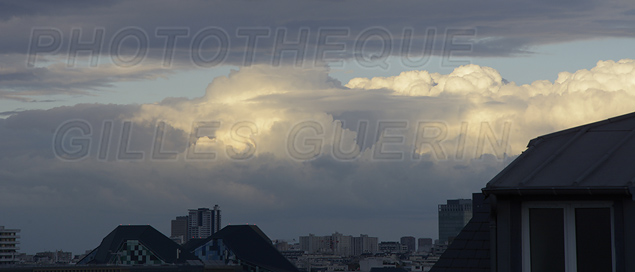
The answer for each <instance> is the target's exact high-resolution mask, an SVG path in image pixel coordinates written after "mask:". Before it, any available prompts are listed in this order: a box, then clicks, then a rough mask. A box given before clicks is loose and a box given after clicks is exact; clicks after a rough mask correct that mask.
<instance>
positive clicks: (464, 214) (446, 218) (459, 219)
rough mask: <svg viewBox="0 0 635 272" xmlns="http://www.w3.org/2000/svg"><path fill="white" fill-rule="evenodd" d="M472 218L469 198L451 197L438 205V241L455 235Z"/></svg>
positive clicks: (443, 240)
mask: <svg viewBox="0 0 635 272" xmlns="http://www.w3.org/2000/svg"><path fill="white" fill-rule="evenodd" d="M471 218H472V200H471V199H452V200H448V201H447V203H446V204H440V205H439V243H441V244H444V243H447V242H449V241H450V240H451V239H453V238H454V237H456V236H457V235H458V234H459V232H461V230H462V229H463V227H465V225H467V222H469V221H470V219H471Z"/></svg>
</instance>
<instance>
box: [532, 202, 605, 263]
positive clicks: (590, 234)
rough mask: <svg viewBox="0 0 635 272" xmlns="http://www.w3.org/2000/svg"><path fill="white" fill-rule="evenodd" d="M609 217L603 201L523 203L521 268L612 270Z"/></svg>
mask: <svg viewBox="0 0 635 272" xmlns="http://www.w3.org/2000/svg"><path fill="white" fill-rule="evenodd" d="M612 218H613V209H612V206H611V203H607V202H526V203H524V204H523V209H522V247H523V251H522V252H523V256H522V257H523V260H522V264H523V271H524V272H551V271H553V272H574V271H577V272H586V271H589V272H592V271H593V272H596V271H615V257H614V254H615V250H614V238H613V237H614V235H613V231H612V229H613V227H612V222H613V219H612Z"/></svg>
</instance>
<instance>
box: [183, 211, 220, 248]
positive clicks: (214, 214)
mask: <svg viewBox="0 0 635 272" xmlns="http://www.w3.org/2000/svg"><path fill="white" fill-rule="evenodd" d="M220 226H221V217H220V208H219V207H218V205H215V206H214V208H213V209H209V208H199V209H192V210H189V213H188V223H187V237H188V239H187V240H189V239H192V238H195V239H205V238H207V237H209V236H211V235H212V234H214V233H216V232H217V231H219V230H220Z"/></svg>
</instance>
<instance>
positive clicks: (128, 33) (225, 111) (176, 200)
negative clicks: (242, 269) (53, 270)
mask: <svg viewBox="0 0 635 272" xmlns="http://www.w3.org/2000/svg"><path fill="white" fill-rule="evenodd" d="M634 31H635V4H634V3H631V2H630V1H586V0H585V1H522V0H521V1H498V0H486V1H410V0H408V1H406V0H403V1H402V0H397V1H351V0H312V1H291V0H289V1H285V0H275V1H274V0H267V1H179V2H173V1H116V0H112V1H99V2H94V3H93V2H84V1H73V0H68V1H18V0H15V1H11V0H6V1H0V33H2V41H1V42H0V188H1V190H0V207H2V211H1V212H0V225H4V226H5V227H7V228H20V229H22V233H21V236H22V238H21V240H22V244H21V252H27V253H35V252H37V251H43V250H55V249H62V250H66V251H73V252H74V253H76V254H79V253H83V251H84V250H87V249H92V248H94V247H96V246H97V245H98V244H99V242H100V241H101V239H102V238H103V237H104V236H105V235H107V234H108V233H109V232H110V231H111V230H112V229H114V228H115V227H116V226H117V225H119V224H150V225H152V226H154V227H155V228H157V229H158V230H160V231H162V232H163V233H165V234H167V235H169V230H170V229H169V224H170V220H171V219H174V217H176V216H180V215H185V213H186V212H187V209H190V208H199V207H213V206H214V205H216V204H218V205H219V206H220V207H221V210H222V213H223V214H222V215H223V219H222V221H223V225H226V224H247V223H249V224H257V225H258V226H260V227H261V228H262V229H263V230H264V231H265V233H266V234H268V235H269V236H270V237H271V238H274V239H276V238H280V239H287V240H291V239H297V237H298V236H300V235H307V234H309V233H314V234H317V235H328V234H331V233H333V232H335V231H338V232H341V233H345V234H350V235H359V234H369V235H371V236H378V237H379V238H380V240H382V241H389V240H398V239H399V237H401V236H406V235H408V236H415V237H431V238H437V220H436V218H437V205H438V204H441V203H444V202H445V200H446V199H452V198H469V197H471V193H473V192H479V191H480V189H481V188H483V187H484V186H485V184H486V183H487V182H488V181H489V179H491V178H492V177H493V176H494V175H496V173H498V172H499V171H500V170H502V169H503V168H504V167H505V165H507V164H508V163H509V162H510V161H512V160H513V159H514V158H515V157H516V156H517V155H518V154H520V153H521V152H522V151H523V150H524V149H525V147H526V144H527V142H528V141H529V140H530V139H532V138H535V137H537V136H540V135H542V134H546V133H550V132H554V131H557V130H561V129H565V128H569V127H573V126H577V125H582V124H585V123H589V122H593V121H598V120H602V119H606V118H609V117H612V116H616V115H620V114H625V113H629V112H632V111H633V108H634V107H633V105H635V60H633V59H632V58H635V56H633V53H632V48H633V46H635V39H633V35H634V34H635V33H634Z"/></svg>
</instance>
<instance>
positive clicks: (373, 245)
mask: <svg viewBox="0 0 635 272" xmlns="http://www.w3.org/2000/svg"><path fill="white" fill-rule="evenodd" d="M378 245H379V239H378V238H377V237H368V235H365V234H360V235H359V237H353V256H359V255H362V254H369V253H370V254H375V253H377V252H378V251H379V248H378Z"/></svg>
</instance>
